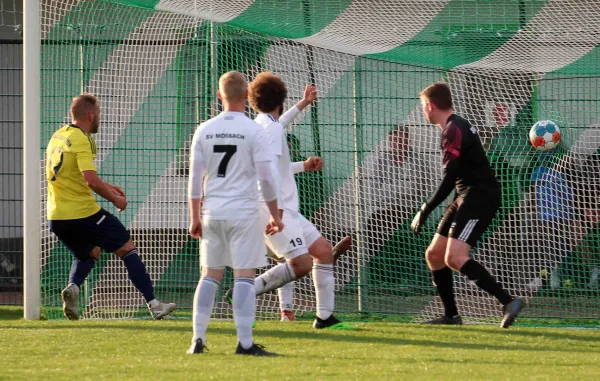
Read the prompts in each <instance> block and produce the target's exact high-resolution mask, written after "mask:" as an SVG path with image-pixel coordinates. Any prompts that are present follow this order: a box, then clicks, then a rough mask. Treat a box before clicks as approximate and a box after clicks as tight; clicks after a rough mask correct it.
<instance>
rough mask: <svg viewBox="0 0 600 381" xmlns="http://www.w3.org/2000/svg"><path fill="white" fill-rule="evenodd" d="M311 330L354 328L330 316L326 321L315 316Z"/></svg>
mask: <svg viewBox="0 0 600 381" xmlns="http://www.w3.org/2000/svg"><path fill="white" fill-rule="evenodd" d="M313 328H315V329H349V330H353V329H356V327H355V326H353V325H350V324H348V323H344V322H343V321H339V320H338V319H337V318H336V317H335V316H333V315H331V316H329V317H328V318H327V319H325V320H323V319H321V318H320V317H318V316H317V318H316V319H315V321H314V323H313Z"/></svg>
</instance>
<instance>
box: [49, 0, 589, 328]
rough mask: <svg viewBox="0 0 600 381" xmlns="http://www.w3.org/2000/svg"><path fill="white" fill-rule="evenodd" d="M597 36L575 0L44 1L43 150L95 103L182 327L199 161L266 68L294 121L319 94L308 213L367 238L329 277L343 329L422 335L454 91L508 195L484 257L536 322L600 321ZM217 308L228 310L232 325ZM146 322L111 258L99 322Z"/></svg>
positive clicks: (94, 283)
mask: <svg viewBox="0 0 600 381" xmlns="http://www.w3.org/2000/svg"><path fill="white" fill-rule="evenodd" d="M599 22H600V2H599V1H586V2H582V1H575V0H569V1H539V0H535V1H534V0H530V1H528V0H522V1H475V0H469V1H466V0H464V1H454V0H451V1H422V0H413V1H403V2H397V1H390V0H378V1H373V0H369V1H367V0H354V1H350V0H337V1H334V0H328V1H311V0H302V1H301V0H296V1H294V0H286V1H285V2H275V1H269V0H255V1H252V0H236V1H184V0H179V1H143V0H136V1H134V0H131V1H70V0H60V1H43V2H42V20H41V25H42V103H41V109H42V146H43V147H45V145H46V142H47V140H48V139H49V137H50V135H51V133H52V132H53V131H54V130H55V129H57V128H58V127H59V126H60V124H61V123H63V122H66V121H67V110H68V105H69V102H70V99H71V98H72V97H73V96H75V95H77V94H78V93H80V92H82V91H88V92H93V93H95V94H96V95H98V97H99V99H100V101H101V104H102V126H101V129H100V132H99V133H98V136H97V142H98V147H99V155H98V158H97V165H98V168H99V172H100V174H101V176H102V177H103V179H105V180H106V181H109V182H114V183H116V184H120V185H121V186H123V187H124V188H125V190H126V191H127V193H128V199H129V207H128V209H127V210H126V211H125V212H123V213H121V214H119V218H120V219H121V221H122V222H123V223H124V224H125V225H126V226H127V227H128V229H129V230H130V232H131V234H132V238H133V240H134V242H136V244H137V245H138V247H139V251H140V253H141V256H142V258H143V260H144V261H145V263H146V266H147V268H148V271H149V273H150V275H151V277H152V279H153V281H154V284H155V287H156V294H157V296H158V297H159V298H160V299H162V300H166V301H174V302H176V303H178V307H179V311H180V312H179V313H180V315H181V316H184V315H186V313H187V314H189V311H190V310H191V302H192V295H193V292H194V289H195V285H196V283H197V281H198V278H199V267H198V243H197V242H196V241H193V240H191V239H190V237H189V236H188V234H187V232H186V228H187V210H186V208H187V206H186V183H187V165H188V163H187V161H188V148H189V143H190V140H191V134H192V133H193V131H194V129H195V127H196V126H197V125H198V124H199V123H201V122H202V121H204V120H206V119H208V118H210V117H212V116H215V115H216V114H218V112H219V111H220V105H219V103H218V101H217V98H216V86H217V80H218V77H219V76H220V75H221V74H222V73H224V72H226V71H230V70H237V71H240V72H243V73H245V74H246V75H247V76H248V78H253V77H254V76H255V75H256V74H257V73H259V72H261V71H265V70H271V71H273V72H275V73H277V74H279V75H281V77H282V78H283V80H284V81H285V82H286V84H287V86H288V92H289V99H288V101H287V104H286V106H288V107H291V106H292V105H293V104H294V103H295V102H297V101H298V100H300V98H301V97H302V92H303V89H304V86H305V85H306V84H307V83H315V84H316V85H317V87H318V91H319V101H318V102H317V103H316V104H315V105H314V106H313V107H311V108H309V109H308V110H307V111H306V112H304V113H303V114H302V115H300V116H299V117H298V118H297V120H296V121H295V123H293V124H292V125H291V127H290V128H289V131H287V133H288V141H289V143H290V147H291V148H292V149H291V154H292V156H293V157H292V160H302V159H303V158H305V157H307V156H311V155H318V156H322V157H323V158H324V159H325V163H326V166H325V168H324V170H323V171H321V172H318V173H301V174H299V175H297V182H298V188H299V192H300V204H301V206H300V208H301V213H302V214H303V215H305V216H306V217H307V218H309V219H310V220H311V221H312V222H313V223H314V224H315V226H317V228H318V229H319V230H320V231H321V232H322V234H323V235H324V236H325V237H326V238H328V239H329V240H331V241H332V242H333V243H335V242H337V241H338V240H339V239H341V238H342V237H344V236H345V235H351V236H352V237H353V240H354V246H353V248H352V249H351V250H350V251H349V252H348V253H347V254H346V255H345V256H343V257H342V258H341V260H340V261H339V262H338V264H337V266H336V271H335V274H336V311H337V312H336V313H338V314H340V315H346V317H352V316H355V317H371V318H375V317H378V318H381V317H389V318H394V319H400V320H403V319H406V320H413V321H420V320H423V319H427V318H430V317H432V316H436V315H438V314H440V313H441V312H442V305H441V303H440V302H439V300H438V298H437V297H436V296H435V289H434V287H433V285H432V283H431V279H430V275H429V271H428V270H427V266H426V264H425V261H424V259H423V254H424V251H425V249H426V247H427V245H428V243H429V240H430V238H431V237H432V236H433V233H434V232H435V225H436V223H435V222H434V221H435V220H437V219H439V218H440V217H441V215H442V213H443V207H444V206H445V205H442V206H440V207H439V208H438V210H436V211H435V212H434V213H433V215H432V217H431V220H430V222H429V223H428V224H427V226H426V227H425V229H424V232H423V233H422V234H421V235H420V236H417V237H415V236H413V235H412V234H411V233H410V230H409V225H410V221H411V220H412V217H413V215H414V213H415V212H416V211H417V210H418V208H419V206H420V205H421V203H422V202H423V201H424V200H426V199H427V198H428V197H429V196H430V195H431V193H432V192H433V190H434V189H435V187H436V186H437V184H438V182H439V181H440V178H441V168H440V151H439V138H440V137H439V130H438V129H437V128H434V127H432V126H431V125H428V124H427V123H426V121H425V120H424V118H423V116H422V113H421V112H420V109H419V99H418V94H419V92H420V91H421V90H422V89H423V88H424V87H426V86H427V85H429V84H430V83H431V82H434V81H439V80H445V81H447V82H449V83H450V85H451V86H452V89H453V93H454V96H455V108H456V111H457V113H458V114H460V115H463V116H464V117H466V118H467V119H469V120H470V121H471V123H472V124H473V125H474V126H475V127H476V128H477V129H478V130H479V133H480V136H481V137H482V140H483V142H484V145H485V147H486V149H487V152H488V156H489V157H490V160H491V162H492V165H493V167H494V169H495V171H496V175H497V177H498V179H499V180H500V182H501V184H502V187H503V203H502V207H501V210H500V211H499V213H498V215H497V217H496V219H495V220H494V222H493V224H492V225H491V226H490V227H489V229H488V231H487V233H486V234H485V236H484V237H483V238H482V240H481V241H480V243H479V244H478V245H477V247H476V248H475V249H474V250H473V257H474V258H475V259H477V260H478V261H480V262H481V263H482V264H484V265H485V266H486V267H487V268H488V269H489V270H490V272H491V273H492V274H494V275H495V276H496V277H497V278H498V280H499V281H500V282H501V283H502V284H503V285H505V287H506V288H508V289H509V290H510V291H511V292H512V293H514V294H517V295H521V296H524V297H526V298H527V299H528V301H529V307H528V308H527V309H526V310H525V311H524V314H523V316H524V318H525V319H522V320H521V322H524V323H528V322H529V323H532V324H550V323H552V324H554V323H560V324H569V325H578V326H581V325H597V324H598V323H599V322H598V320H599V316H598V311H599V310H600V305H599V303H598V300H599V298H598V296H599V293H598V292H599V291H598V272H599V268H600V257H599V256H598V252H599V250H598V249H599V248H598V244H599V239H598V234H599V232H598V228H599V227H598V224H597V221H598V219H599V217H598V216H599V215H598V204H597V202H598V201H597V200H598V194H597V193H598V189H600V188H599V185H600V175H599V173H600V155H599V154H598V148H600V130H599V129H598V128H599V126H598V111H599V110H598V105H599V100H598V94H599V93H600V92H599V73H600V67H599V64H598V60H597V55H598V47H597V45H598V43H599V42H600V35H599V34H598V33H597V30H596V26H597V25H598V23H599ZM248 113H249V115H251V116H252V115H253V112H252V110H250V109H248ZM545 119H551V120H553V121H555V122H556V123H557V124H558V126H559V127H560V130H561V132H562V142H561V144H560V146H559V147H558V148H557V149H555V150H554V151H551V152H549V153H548V152H547V153H541V152H539V151H536V150H534V149H533V148H532V146H531V145H530V143H529V141H528V132H529V129H530V127H531V126H532V125H533V124H534V123H535V122H536V121H537V120H545ZM43 157H44V152H42V153H41V158H42V165H43V164H44V163H43ZM41 192H42V195H43V198H44V199H45V198H46V184H45V182H44V181H43V182H42V189H41ZM548 198H549V199H550V200H551V202H550V203H548V202H546V201H544V200H547V199H548ZM100 203H101V204H102V205H103V207H105V208H107V209H108V210H111V211H112V210H113V209H112V207H111V206H110V205H108V204H107V203H106V202H104V201H101V200H100ZM42 209H43V216H44V215H45V203H44V206H43V207H42ZM43 216H42V219H43V237H44V239H43V246H42V262H41V271H42V288H43V290H42V291H43V294H42V301H43V302H42V303H43V306H45V307H47V308H46V311H47V312H46V313H47V316H48V317H49V318H59V317H60V316H61V313H60V310H59V308H58V307H59V306H60V305H61V300H60V289H61V288H62V287H64V285H65V282H66V279H67V277H68V272H69V269H70V262H71V256H70V254H69V253H68V252H67V250H66V249H65V247H64V246H63V245H62V244H61V243H60V242H58V241H57V240H56V239H55V238H54V236H53V235H52V234H51V233H50V232H49V230H48V227H47V223H46V221H45V219H44V217H43ZM230 282H231V277H230V275H229V276H228V277H226V279H225V280H224V282H223V283H224V284H228V283H230ZM455 289H456V293H457V303H458V307H459V311H460V312H461V314H462V315H463V317H464V318H465V319H466V320H467V321H470V322H496V321H497V318H498V317H500V316H501V308H500V306H499V305H498V303H497V302H496V301H495V300H494V299H493V298H492V297H490V296H488V295H487V294H484V293H483V292H482V291H480V290H479V289H478V288H477V287H476V286H475V285H473V284H471V283H470V282H469V281H468V280H467V279H466V278H465V277H463V276H462V275H459V276H457V277H455ZM220 296H222V295H219V296H218V302H217V304H216V310H215V311H216V315H217V316H218V317H230V316H231V310H230V308H229V306H227V305H226V304H225V303H223V302H221V301H220V300H221V298H220ZM143 305H144V303H143V299H142V298H141V296H140V295H139V294H138V293H137V291H136V290H135V289H134V288H133V286H132V285H131V284H130V283H129V281H128V279H127V275H126V273H125V268H124V266H123V265H122V264H121V263H120V260H118V259H116V258H115V257H114V256H110V255H103V256H102V258H101V260H100V262H99V264H98V265H97V266H96V268H95V269H94V271H93V272H92V274H91V276H90V277H89V278H88V280H87V281H86V283H85V285H84V287H83V292H82V296H81V307H82V309H83V310H84V317H85V318H130V317H137V316H147V311H145V310H144V309H145V307H143ZM294 309H295V310H296V312H297V314H300V315H306V316H312V314H314V309H315V298H314V288H313V285H312V280H311V279H310V277H308V278H304V279H302V280H299V281H297V282H295V285H294ZM257 311H258V313H259V314H260V315H261V316H262V317H266V318H267V317H277V316H278V300H277V295H276V294H275V293H273V294H267V295H264V296H261V297H260V298H259V300H258V307H257Z"/></svg>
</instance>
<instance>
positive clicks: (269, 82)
mask: <svg viewBox="0 0 600 381" xmlns="http://www.w3.org/2000/svg"><path fill="white" fill-rule="evenodd" d="M286 97H287V88H286V87H285V83H283V81H282V80H281V78H280V77H279V76H278V75H275V74H273V73H271V72H263V73H260V74H259V75H257V76H256V78H255V79H254V81H252V82H251V83H250V85H249V86H248V101H249V102H250V106H251V107H252V108H253V109H254V110H256V111H259V112H272V111H274V110H276V109H277V108H278V107H282V106H283V102H284V101H285V98H286Z"/></svg>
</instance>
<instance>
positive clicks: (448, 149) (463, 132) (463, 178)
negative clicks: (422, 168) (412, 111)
mask: <svg viewBox="0 0 600 381" xmlns="http://www.w3.org/2000/svg"><path fill="white" fill-rule="evenodd" d="M442 153H443V155H444V159H443V163H442V167H443V168H444V172H452V173H453V174H454V175H455V176H456V180H455V187H456V193H457V194H458V195H461V194H464V193H466V192H467V190H469V188H473V187H478V188H497V187H499V183H498V180H497V179H496V176H495V175H494V171H493V170H492V167H491V165H490V162H489V160H488V158H487V156H486V154H485V151H484V149H483V144H481V139H479V134H477V130H476V129H475V127H472V126H471V123H469V121H467V120H466V119H464V118H461V117H460V116H458V115H456V114H452V115H451V116H450V118H448V122H446V127H445V128H444V132H443V134H442Z"/></svg>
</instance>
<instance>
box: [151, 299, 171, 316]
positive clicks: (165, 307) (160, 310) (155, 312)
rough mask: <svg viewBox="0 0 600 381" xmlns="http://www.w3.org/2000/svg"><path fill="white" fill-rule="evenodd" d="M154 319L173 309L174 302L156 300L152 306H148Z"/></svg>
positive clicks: (165, 314)
mask: <svg viewBox="0 0 600 381" xmlns="http://www.w3.org/2000/svg"><path fill="white" fill-rule="evenodd" d="M148 309H149V310H150V313H151V314H152V317H153V318H154V320H161V319H162V318H164V317H166V316H167V315H168V314H170V313H171V312H173V311H174V310H175V303H163V302H158V305H157V306H156V307H154V308H152V307H150V306H148Z"/></svg>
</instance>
